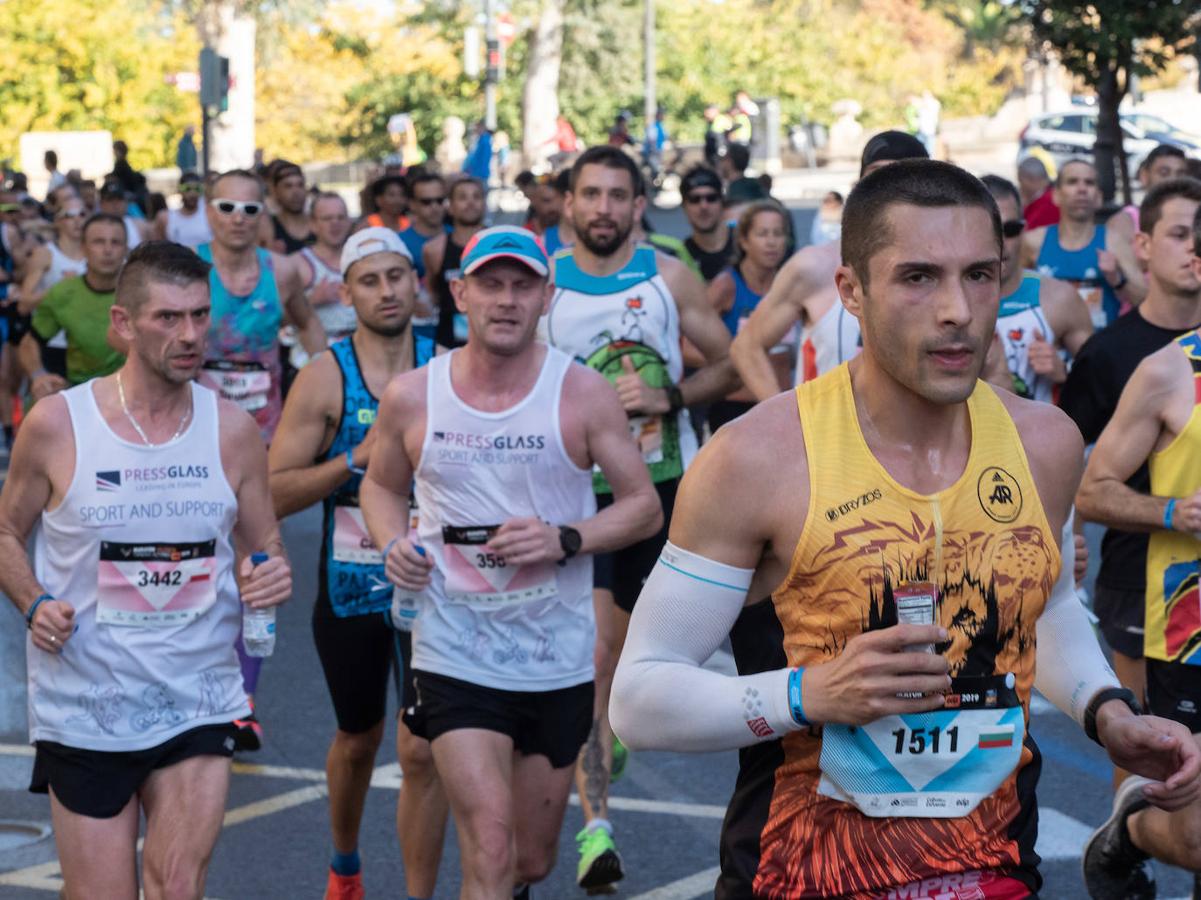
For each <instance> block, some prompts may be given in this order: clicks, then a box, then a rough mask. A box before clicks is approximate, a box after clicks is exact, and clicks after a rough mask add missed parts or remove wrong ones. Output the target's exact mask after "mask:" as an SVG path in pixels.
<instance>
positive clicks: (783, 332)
mask: <svg viewBox="0 0 1201 900" xmlns="http://www.w3.org/2000/svg"><path fill="white" fill-rule="evenodd" d="M927 156H928V154H927V153H926V147H925V145H924V144H922V142H921V141H919V140H918V139H917V138H915V137H914V136H913V135H911V134H906V133H905V132H903V131H884V132H881V133H880V134H877V135H876V136H875V137H873V138H872V139H871V140H870V141H868V142H867V144H866V145H865V146H864V148H863V156H862V158H861V159H860V161H859V177H860V178H865V177H867V175H869V174H870V173H872V172H874V171H875V170H876V169H879V168H882V167H883V166H886V165H889V164H890V163H893V162H896V161H897V160H901V159H925V158H927ZM844 228H845V226H844ZM844 233H845V231H844ZM840 253H841V244H840V243H839V242H838V241H830V242H829V243H826V244H820V245H818V246H816V247H805V248H803V249H802V250H800V251H799V252H798V253H795V254H794V255H793V256H792V258H791V259H789V260H788V262H786V263H785V264H784V267H783V268H782V269H781V270H780V271H779V273H778V274H777V275H776V280H775V281H774V282H772V289H771V290H770V291H768V292H767V296H766V297H764V298H763V300H762V301H760V303H759V305H758V306H757V307H755V311H754V312H753V313H751V315H750V316H749V317H748V318H747V320H746V322H745V323H744V324H743V328H742V331H740V332H739V334H738V337H737V338H735V340H734V343H733V344H732V345H731V347H730V358H731V359H732V360H733V361H734V365H735V366H737V368H738V374H739V375H740V376H741V378H742V382H743V384H744V385H746V387H747V388H749V389H750V392H751V393H752V394H754V395H755V398H756V399H757V400H766V399H767V398H768V397H771V396H774V395H775V394H777V393H779V389H780V385H779V382H778V381H777V380H776V371H775V369H774V368H773V367H772V363H771V356H770V353H771V349H772V348H773V347H775V346H777V345H779V343H780V342H781V341H783V340H784V339H785V338H786V337H787V336H788V334H789V332H791V331H792V330H793V329H794V328H795V327H796V326H797V323H798V322H799V323H800V325H801V340H800V351H799V354H798V359H797V363H796V380H797V383H798V384H801V383H803V382H806V381H811V380H812V379H814V378H816V377H817V376H818V375H821V374H823V373H824V372H828V371H829V370H830V369H833V368H834V367H835V366H837V365H839V364H840V363H843V362H846V361H847V360H848V359H850V358H851V357H853V356H854V355H855V354H856V353H858V352H859V322H858V320H857V319H856V318H855V317H854V316H852V315H850V314H849V313H848V312H847V311H846V309H844V308H843V305H842V304H841V303H840V302H838V291H837V290H836V289H835V287H834V272H835V270H837V268H838V266H839V263H840V260H841V256H840Z"/></svg>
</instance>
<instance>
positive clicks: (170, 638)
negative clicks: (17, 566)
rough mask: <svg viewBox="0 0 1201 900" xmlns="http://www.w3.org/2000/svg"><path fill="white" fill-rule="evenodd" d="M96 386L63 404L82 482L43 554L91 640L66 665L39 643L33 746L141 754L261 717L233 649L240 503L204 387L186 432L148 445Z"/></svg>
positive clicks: (45, 569) (51, 587) (56, 516)
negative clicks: (109, 418) (126, 434)
mask: <svg viewBox="0 0 1201 900" xmlns="http://www.w3.org/2000/svg"><path fill="white" fill-rule="evenodd" d="M94 384H95V382H94V381H89V382H87V383H85V384H81V385H79V386H77V387H74V388H71V389H70V390H67V391H64V392H63V394H62V396H63V397H64V398H65V399H66V401H67V409H68V410H69V413H70V419H71V427H72V430H73V432H74V435H75V448H76V450H75V471H74V474H73V475H72V477H71V484H70V487H69V488H68V489H67V493H66V496H65V497H64V498H63V502H62V503H61V504H60V505H59V506H57V507H55V508H54V509H52V510H49V511H46V512H43V513H42V518H41V527H40V529H39V532H38V535H37V542H36V546H35V549H34V566H35V571H36V575H37V578H38V581H39V582H41V584H42V585H43V587H45V589H46V590H47V591H48V592H49V593H51V594H53V595H54V596H56V597H61V598H63V599H64V600H69V601H70V602H71V604H72V605H73V606H74V607H75V622H76V623H77V624H78V631H76V633H75V634H74V636H72V638H71V639H70V641H68V642H67V644H66V646H65V647H64V648H63V652H62V654H61V655H55V654H50V653H46V652H44V651H42V650H39V649H37V648H36V647H34V646H33V642H32V640H29V641H27V644H26V657H27V659H28V670H29V725H30V727H29V731H30V740H32V741H39V740H48V741H57V742H59V743H62V744H66V745H68V746H71V747H80V748H84V749H90V750H106V751H128V750H142V749H145V748H148V747H153V746H156V745H158V744H161V743H163V742H164V741H167V740H169V739H170V738H172V737H174V736H175V735H177V734H179V733H181V732H183V731H187V730H188V729H191V728H197V727H199V726H202V725H212V724H217V723H222V722H230V721H232V720H233V719H235V718H237V717H239V716H242V715H246V714H248V713H249V711H250V706H249V704H247V702H246V694H245V692H244V691H243V689H242V675H241V671H240V669H239V668H238V658H237V655H236V654H235V652H234V640H235V639H236V638H237V636H238V629H239V627H240V624H241V616H242V608H241V602H240V600H239V596H238V588H237V585H236V583H235V581H234V574H233V565H234V556H233V549H232V547H231V545H230V533H231V530H232V529H233V526H234V521H235V519H236V516H237V499H236V498H235V496H234V493H233V490H232V489H231V488H230V486H229V482H228V481H227V480H226V478H225V471H224V469H223V468H222V466H221V448H220V440H219V435H218V422H217V397H216V394H214V393H213V392H212V391H210V390H208V389H207V388H204V387H200V386H199V385H196V384H193V385H192V386H191V387H192V403H193V408H194V410H195V413H194V415H193V419H192V422H191V424H190V425H189V426H188V429H187V431H185V432H184V433H183V434H182V435H180V436H179V437H178V438H176V439H175V440H174V441H171V442H170V443H167V444H164V445H161V446H157V447H145V446H140V445H138V444H134V443H131V442H129V441H125V440H123V439H122V438H119V437H117V436H116V435H115V434H114V433H113V432H112V430H111V429H110V428H109V426H108V424H107V423H106V422H105V421H104V417H103V416H102V415H101V413H100V409H99V407H98V406H97V404H96V399H95V395H94V394H93V393H92V389H93V385H94Z"/></svg>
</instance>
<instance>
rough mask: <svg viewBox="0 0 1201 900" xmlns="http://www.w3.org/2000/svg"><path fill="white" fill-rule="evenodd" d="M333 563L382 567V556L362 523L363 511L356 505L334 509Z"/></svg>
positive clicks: (339, 506)
mask: <svg viewBox="0 0 1201 900" xmlns="http://www.w3.org/2000/svg"><path fill="white" fill-rule="evenodd" d="M333 557H334V562H345V563H361V564H362V565H367V566H382V565H383V564H384V557H383V554H382V553H380V552H379V550H377V549H376V547H375V543H374V542H373V541H372V540H371V535H370V534H368V533H367V526H366V524H364V522H363V511H362V510H361V509H359V507H358V506H357V505H354V506H350V505H348V506H343V505H341V504H338V505H336V506H335V507H334V544H333Z"/></svg>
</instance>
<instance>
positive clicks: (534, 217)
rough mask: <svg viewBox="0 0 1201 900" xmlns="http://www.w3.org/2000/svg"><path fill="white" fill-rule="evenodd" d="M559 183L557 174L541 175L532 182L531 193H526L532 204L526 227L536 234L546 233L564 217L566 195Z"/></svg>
mask: <svg viewBox="0 0 1201 900" xmlns="http://www.w3.org/2000/svg"><path fill="white" fill-rule="evenodd" d="M568 171H569V172H570V170H568ZM569 180H570V176H569ZM557 183H558V176H556V175H539V176H538V177H537V178H535V179H534V181H532V182H531V183H530V189H529V193H528V194H527V195H526V199H528V200H529V204H530V206H529V213H528V215H527V217H526V222H525V227H526V228H528V229H529V230H530V231H532V232H534V234H537V235H545V234H546V232H547V231H548V230H549V229H551V228H553V227H554V226H556V225H558V224H559V222H560V221H561V219H562V218H563V202H564V198H565V196H566V195H565V194H564V193H561V192H560V191H559V190H558V188H556V186H555V185H556V184H557ZM548 252H549V251H548Z"/></svg>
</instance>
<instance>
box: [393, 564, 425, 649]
mask: <svg viewBox="0 0 1201 900" xmlns="http://www.w3.org/2000/svg"><path fill="white" fill-rule="evenodd" d="M413 549H414V550H416V551H417V552H418V553H420V554H421V555H422V556H425V548H424V547H420V546H414V548H413ZM423 593H424V591H419V592H416V593H414V592H413V591H406V590H405V589H404V588H396V589H395V590H394V591H392V627H393V628H395V629H396V630H397V631H412V630H413V623H414V622H415V621H417V616H418V615H419V614H420V613H421V598H422V594H423Z"/></svg>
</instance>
